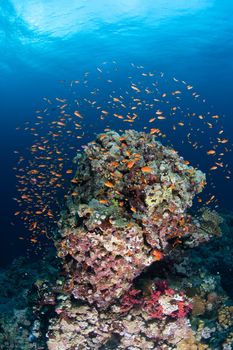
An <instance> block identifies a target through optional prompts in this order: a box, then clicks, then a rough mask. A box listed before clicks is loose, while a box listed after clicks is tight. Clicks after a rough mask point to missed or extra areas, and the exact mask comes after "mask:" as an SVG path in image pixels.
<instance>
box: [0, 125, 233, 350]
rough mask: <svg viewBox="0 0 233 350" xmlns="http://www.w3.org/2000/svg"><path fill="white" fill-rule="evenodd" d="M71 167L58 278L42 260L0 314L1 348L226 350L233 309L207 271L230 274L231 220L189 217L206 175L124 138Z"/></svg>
mask: <svg viewBox="0 0 233 350" xmlns="http://www.w3.org/2000/svg"><path fill="white" fill-rule="evenodd" d="M75 161H76V162H77V172H76V174H75V176H74V178H73V179H72V188H71V191H70V193H69V194H68V196H67V201H66V205H65V208H64V209H63V211H62V212H61V219H60V221H59V225H58V230H57V232H55V233H54V243H55V246H56V249H57V251H56V253H55V254H54V261H56V264H55V267H54V266H53V265H54V262H52V261H50V260H49V259H47V260H44V261H43V262H42V263H41V265H40V266H38V269H41V272H40V273H38V274H37V273H36V271H35V272H33V274H32V275H31V276H30V278H31V280H30V282H27V283H25V285H23V286H21V289H22V292H21V293H19V295H18V296H15V297H14V302H13V304H15V300H18V307H17V308H15V305H12V306H11V309H12V312H11V316H9V314H8V313H7V311H6V310H5V312H4V315H3V316H2V317H1V319H0V326H1V328H0V341H1V342H2V344H3V346H2V348H1V349H3V350H6V349H12V350H13V349H17V350H25V349H28V350H34V349H35V350H39V349H40V350H95V349H96V350H110V349H118V350H145V349H148V350H149V349H151V350H171V349H174V350H230V349H232V340H233V323H232V315H233V309H232V308H233V306H232V301H231V300H230V298H229V297H228V295H227V294H226V292H225V291H224V290H223V289H222V287H221V276H220V275H219V274H218V273H217V272H218V271H213V270H214V266H216V265H215V264H216V260H215V258H214V256H215V253H217V255H218V258H219V257H220V256H223V255H224V254H225V255H226V256H225V257H223V258H222V259H225V260H224V261H225V263H226V264H228V265H229V268H230V266H231V264H232V262H231V261H230V257H231V256H232V253H231V252H230V249H227V245H226V242H227V241H229V242H230V239H232V237H231V233H232V227H233V224H232V223H233V220H232V219H231V216H230V214H228V216H225V219H224V220H223V219H222V217H220V216H219V214H218V213H217V212H216V211H214V210H210V209H209V208H208V207H203V208H201V209H199V210H196V211H195V215H191V214H190V213H189V212H188V209H189V208H190V207H191V205H192V201H193V198H194V197H195V195H196V194H197V193H199V192H200V191H201V190H202V188H203V186H204V185H205V175H204V174H203V173H202V172H201V171H199V170H197V169H195V168H193V167H191V166H189V165H188V164H187V162H185V161H184V160H183V158H182V157H180V156H179V155H178V154H177V152H175V151H174V150H173V149H171V148H169V147H164V146H163V145H162V144H161V143H159V142H157V141H156V138H155V136H154V135H150V134H146V133H139V132H136V131H132V130H131V131H128V132H125V133H124V134H122V135H119V134H117V133H115V132H107V133H106V134H100V135H99V136H97V139H96V141H93V142H91V143H89V144H88V145H87V146H84V151H83V153H79V154H77V157H76V159H75ZM220 225H222V227H223V228H224V229H223V235H222V232H221V228H220ZM230 237H231V238H230ZM210 238H212V241H210ZM207 241H209V242H208V244H203V245H202V246H203V247H204V248H203V247H200V244H201V243H205V242H207ZM208 246H209V248H208ZM205 247H207V248H205ZM217 247H220V248H221V249H220V251H219V252H218V249H217ZM190 248H192V249H190ZM205 249H206V250H205ZM56 255H58V257H59V258H60V259H59V260H60V265H59V266H58V262H57V260H58V259H56ZM218 263H219V262H218ZM31 269H32V268H31V267H30V269H28V271H29V270H30V271H31ZM12 271H13V272H12V276H14V275H15V274H17V273H19V271H21V266H17V265H16V266H14V268H13V269H12ZM26 271H27V270H26ZM0 282H1V280H0ZM4 282H5V283H6V285H8V286H10V285H11V284H12V278H9V280H7V279H5V280H4V279H3V280H2V284H4ZM21 283H23V282H22V281H21ZM10 289H11V287H9V293H10ZM2 298H3V299H4V296H2ZM17 298H18V299H17ZM20 300H21V302H20ZM3 309H4V308H3ZM6 309H7V306H6Z"/></svg>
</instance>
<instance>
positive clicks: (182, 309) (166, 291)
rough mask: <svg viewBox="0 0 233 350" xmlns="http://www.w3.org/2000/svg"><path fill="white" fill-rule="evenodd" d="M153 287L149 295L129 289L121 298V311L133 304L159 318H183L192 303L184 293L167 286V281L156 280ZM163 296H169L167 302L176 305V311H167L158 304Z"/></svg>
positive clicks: (130, 307) (150, 315) (126, 310)
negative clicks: (175, 296)
mask: <svg viewBox="0 0 233 350" xmlns="http://www.w3.org/2000/svg"><path fill="white" fill-rule="evenodd" d="M154 289H155V290H154V291H153V292H152V294H151V295H150V296H149V297H144V296H143V294H142V291H141V290H137V289H131V290H129V291H128V293H127V294H125V295H124V297H123V298H122V302H121V303H122V306H121V312H124V313H125V312H129V311H130V310H131V309H132V308H133V307H134V306H137V307H141V309H142V311H145V312H146V313H147V314H148V316H149V317H151V318H155V319H159V320H161V319H163V318H165V317H172V318H175V319H178V318H183V317H185V316H186V315H187V314H188V312H189V311H190V310H191V308H192V305H191V303H190V302H189V300H188V299H187V297H186V295H185V293H184V292H182V291H180V292H178V291H175V290H173V289H171V288H169V286H168V283H167V281H163V280H157V281H156V282H155V283H154ZM174 295H179V299H180V300H177V299H175V298H174ZM163 296H166V297H169V298H170V300H169V298H168V304H169V303H170V304H171V305H174V304H176V305H177V310H176V311H173V312H171V313H168V311H167V310H166V311H165V310H164V309H163V306H162V305H161V304H160V298H161V297H163Z"/></svg>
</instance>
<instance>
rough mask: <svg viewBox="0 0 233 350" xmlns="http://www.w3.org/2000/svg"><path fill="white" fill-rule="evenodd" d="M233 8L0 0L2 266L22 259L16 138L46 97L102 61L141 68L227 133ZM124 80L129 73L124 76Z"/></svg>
mask: <svg viewBox="0 0 233 350" xmlns="http://www.w3.org/2000/svg"><path fill="white" fill-rule="evenodd" d="M232 14H233V2H232V1H231V0H223V1H222V0H189V1H187V0H177V1H166V0H157V1H154V0H128V1H123V0H119V1H113V0H86V1H85V0H80V1H75V0H69V1H66V0H12V1H10V0H1V3H0V53H1V54H0V91H1V95H0V96H1V105H0V108H1V128H0V133H1V135H0V152H1V153H0V154H1V181H0V186H1V259H2V262H3V263H6V262H9V261H10V260H11V259H12V258H13V257H15V256H17V255H18V254H23V253H24V250H25V246H24V244H23V243H22V242H19V241H18V235H23V234H27V233H26V232H25V229H24V227H23V226H22V225H20V224H17V225H16V226H12V225H11V224H10V222H11V221H12V219H13V212H14V210H15V207H14V206H15V204H14V202H13V201H12V197H14V196H15V194H16V191H15V177H14V172H13V171H12V167H13V166H14V165H15V158H14V155H13V151H14V149H17V148H21V149H23V148H24V147H26V146H27V145H28V143H29V140H28V138H27V137H22V135H20V134H18V133H17V132H16V131H15V128H16V126H18V125H22V124H23V122H24V121H26V120H30V119H31V118H33V116H34V111H35V109H37V108H39V107H40V103H41V99H42V97H44V96H47V97H49V96H51V97H52V96H57V95H59V89H60V85H59V84H58V81H59V80H60V79H66V80H69V79H78V77H79V74H82V73H83V72H84V71H86V70H88V69H89V68H90V67H93V66H98V65H100V64H101V63H102V62H103V61H111V60H116V61H117V62H118V63H119V64H120V65H121V67H122V69H124V68H125V70H127V67H128V63H129V62H134V63H135V64H139V65H144V66H145V67H146V68H147V69H148V70H150V69H157V70H159V71H165V72H167V73H168V74H171V75H175V76H177V77H179V78H180V79H183V80H186V81H187V82H188V83H190V84H193V85H195V88H196V89H197V90H198V91H199V92H200V93H201V94H202V95H203V96H205V97H206V98H207V100H208V103H209V104H210V105H214V111H215V112H216V113H220V114H225V115H226V118H225V121H224V127H225V129H227V132H228V136H229V135H230V134H232V132H233V120H232V108H231V107H232V91H233V21H232ZM126 74H127V71H126ZM218 187H219V192H220V194H221V199H222V203H221V205H222V206H223V207H228V208H231V207H232V204H231V202H232V189H233V186H232V182H228V183H227V184H226V183H221V182H219V183H218Z"/></svg>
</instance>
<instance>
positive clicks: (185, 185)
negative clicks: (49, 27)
mask: <svg viewBox="0 0 233 350" xmlns="http://www.w3.org/2000/svg"><path fill="white" fill-rule="evenodd" d="M76 161H77V164H78V168H77V172H76V175H75V177H74V178H73V180H72V182H73V189H72V192H71V193H70V195H69V197H68V200H67V209H66V211H64V212H63V215H62V218H61V220H60V239H59V240H56V247H57V250H58V255H59V256H60V257H61V258H62V259H63V260H64V268H65V270H66V273H67V276H69V283H68V285H67V289H68V290H69V291H70V292H72V294H73V296H74V297H75V298H77V299H82V300H84V301H88V302H89V303H90V304H95V305H96V306H98V307H102V308H106V307H108V306H109V305H111V304H112V303H113V302H114V301H115V300H118V299H119V298H120V296H121V295H122V294H124V292H126V291H127V290H128V289H129V288H130V287H131V285H132V281H133V280H134V279H135V278H136V277H137V276H138V275H140V273H141V272H142V271H143V270H144V269H145V267H147V266H150V265H151V264H152V263H153V262H154V261H158V260H161V259H162V258H163V257H164V256H166V255H169V253H170V251H171V250H172V249H173V248H174V246H176V245H177V244H181V243H182V242H183V241H186V240H187V239H188V240H190V241H191V240H192V237H193V241H195V244H197V241H198V237H197V238H196V236H198V232H199V231H200V224H199V222H198V220H196V221H194V220H193V218H192V217H191V216H190V215H188V214H187V212H186V210H187V208H189V207H190V206H191V205H192V200H193V198H194V196H195V194H197V193H199V192H201V191H202V189H203V187H204V185H205V175H204V174H203V173H202V172H201V171H200V170H197V169H195V168H193V167H191V166H189V165H187V162H185V161H184V159H183V158H182V157H180V156H179V155H178V154H177V152H176V151H175V150H174V149H171V148H169V147H165V146H163V145H162V144H161V143H159V142H157V141H156V138H155V136H154V135H151V134H146V133H143V132H136V131H133V130H130V131H127V132H125V133H124V134H122V135H119V134H118V133H116V132H112V131H109V132H107V133H106V134H100V135H99V136H98V137H97V139H96V141H93V142H90V143H89V144H88V145H87V146H84V151H83V153H82V154H80V153H79V154H78V155H77V157H76ZM208 235H209V233H208V234H207V233H206V232H205V235H202V240H205V239H208V237H206V236H208Z"/></svg>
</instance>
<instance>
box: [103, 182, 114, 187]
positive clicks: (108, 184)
mask: <svg viewBox="0 0 233 350" xmlns="http://www.w3.org/2000/svg"><path fill="white" fill-rule="evenodd" d="M104 185H105V186H106V187H109V188H113V187H114V184H113V183H112V182H110V181H106V182H105V183H104Z"/></svg>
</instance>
